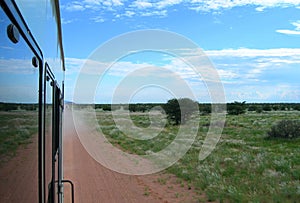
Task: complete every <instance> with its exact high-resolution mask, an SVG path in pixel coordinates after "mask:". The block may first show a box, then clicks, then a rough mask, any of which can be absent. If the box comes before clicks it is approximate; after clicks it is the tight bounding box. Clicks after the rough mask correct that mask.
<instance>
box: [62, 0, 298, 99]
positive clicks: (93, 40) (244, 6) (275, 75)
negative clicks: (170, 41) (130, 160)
mask: <svg viewBox="0 0 300 203" xmlns="http://www.w3.org/2000/svg"><path fill="white" fill-rule="evenodd" d="M60 2H61V15H62V23H63V40H64V48H65V55H66V65H67V72H66V90H67V93H66V100H76V99H74V98H73V92H74V87H75V85H76V84H77V83H78V82H77V77H78V75H79V74H84V73H83V72H84V71H83V67H84V66H87V65H89V66H93V68H91V70H93V71H94V72H92V73H89V74H91V75H97V74H101V80H99V81H98V83H97V84H96V85H97V88H96V91H95V92H94V96H95V97H94V99H95V102H97V103H108V102H111V101H112V100H113V101H115V102H124V103H125V102H165V101H166V100H167V99H169V98H171V97H173V96H177V97H186V96H190V92H189V93H188V91H186V87H184V88H182V86H184V85H181V84H183V83H184V84H187V86H188V87H189V89H190V90H191V92H192V94H193V96H194V97H195V98H196V99H197V100H198V101H199V102H211V99H210V98H209V97H210V92H209V90H208V89H207V84H206V81H205V78H203V77H201V76H199V74H197V73H196V71H195V70H194V69H192V68H191V67H190V66H189V65H188V64H187V63H186V61H185V57H181V58H178V56H174V55H172V54H168V53H164V52H158V51H155V50H154V51H151V50H148V51H143V52H136V53H134V54H133V53H128V54H127V55H126V53H125V55H124V54H123V55H122V57H121V58H118V59H116V60H114V61H107V60H105V59H104V58H102V57H101V56H98V55H97V52H99V49H101V47H103V46H105V45H106V44H107V43H110V42H111V41H112V40H115V39H116V38H118V37H120V36H124V34H126V33H127V34H128V33H131V32H134V31H139V30H145V29H155V30H162V31H169V32H172V33H176V34H178V36H181V37H184V38H186V39H189V40H190V41H191V42H193V43H194V44H196V45H197V46H198V47H199V48H200V49H201V50H202V51H203V53H204V54H205V55H206V56H207V57H208V59H209V60H210V62H211V64H210V66H212V67H213V68H215V69H216V70H217V72H218V74H219V77H220V80H221V82H222V84H223V86H224V91H225V96H226V101H227V102H232V101H247V102H299V99H300V80H299V77H300V0H268V1H261V0H192V1H185V0H163V1H157V0H155V1H154V0H137V1H128V0H109V1H107V0H106V1H104V0H83V1H73V0H61V1H60ZM157 40H158V41H159V40H160V39H157ZM144 41H145V42H147V37H145V39H144ZM123 42H124V43H122V44H119V45H117V46H116V50H118V49H124V50H126V46H130V43H131V42H126V41H123ZM126 43H127V45H126ZM161 43H165V41H163V40H162V41H161ZM184 48H186V47H182V50H183V49H184ZM197 50H198V49H197ZM191 51H192V50H188V51H187V50H185V53H181V54H183V55H181V56H186V57H190V56H191V55H193V54H194V55H195V53H194V52H193V53H190V52H191ZM186 52H189V53H186ZM95 54H96V55H97V56H98V58H97V57H95ZM112 64H113V65H112ZM206 65H207V64H206ZM108 66H110V67H109V68H107V67H108ZM105 67H106V68H105ZM104 69H105V71H103V70H104ZM135 81H152V83H151V82H149V85H145V84H144V83H141V82H135ZM87 83H88V81H87ZM87 87H88V85H87V86H86V87H85V86H81V88H82V89H83V88H87ZM133 87H134V88H133ZM175 90H176V91H175ZM77 91H78V90H77ZM80 92H84V91H83V90H80ZM80 96H82V98H83V97H84V95H80ZM81 101H82V102H84V99H82V100H81Z"/></svg>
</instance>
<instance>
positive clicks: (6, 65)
mask: <svg viewBox="0 0 300 203" xmlns="http://www.w3.org/2000/svg"><path fill="white" fill-rule="evenodd" d="M0 26H1V27H0V202H38V115H39V111H38V101H39V98H38V94H39V93H38V87H39V68H35V67H34V66H33V65H32V58H33V57H34V56H35V55H34V53H33V52H32V51H31V49H30V48H29V47H28V45H27V44H26V42H25V41H24V40H23V38H22V37H21V36H19V37H20V38H19V39H18V40H17V38H16V37H17V36H18V35H11V36H9V34H17V33H18V30H17V28H16V27H15V26H14V25H12V23H11V22H10V20H9V19H8V17H7V16H6V14H5V13H4V11H3V10H2V9H0Z"/></svg>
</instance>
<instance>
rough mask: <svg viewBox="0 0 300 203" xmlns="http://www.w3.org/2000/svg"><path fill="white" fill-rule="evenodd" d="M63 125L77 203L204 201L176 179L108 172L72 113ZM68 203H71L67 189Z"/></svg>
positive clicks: (68, 174)
mask: <svg viewBox="0 0 300 203" xmlns="http://www.w3.org/2000/svg"><path fill="white" fill-rule="evenodd" d="M64 121H65V130H64V149H63V151H64V158H63V159H64V178H65V179H70V180H72V181H73V183H74V186H75V202H76V203H94V202H104V203H106V202H107V203H113V202H116V203H119V202H121V203H126V202H137V203H140V202H198V201H199V198H201V199H202V198H203V199H204V198H205V197H201V196H199V195H197V194H196V192H195V191H194V190H193V188H189V187H188V184H187V183H184V182H181V181H179V180H178V179H177V178H176V177H175V176H173V175H169V174H165V173H160V174H154V175H147V176H132V175H124V174H120V173H117V172H114V171H112V170H109V169H107V168H105V167H104V166H102V165H101V164H100V163H98V162H97V161H95V160H94V159H93V158H92V157H91V156H90V155H89V154H88V152H87V151H86V150H85V149H84V147H83V146H82V145H81V143H80V140H79V138H78V136H77V134H76V131H75V129H74V125H73V119H72V116H71V114H70V112H68V111H67V112H65V120H64ZM65 202H70V188H69V187H68V186H67V185H66V186H65Z"/></svg>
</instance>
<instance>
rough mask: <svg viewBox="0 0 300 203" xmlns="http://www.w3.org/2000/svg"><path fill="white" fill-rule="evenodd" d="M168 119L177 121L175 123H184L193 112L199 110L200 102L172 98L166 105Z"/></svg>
mask: <svg viewBox="0 0 300 203" xmlns="http://www.w3.org/2000/svg"><path fill="white" fill-rule="evenodd" d="M164 109H165V112H166V114H167V115H168V119H169V120H171V121H174V122H175V125H178V124H184V123H186V122H187V121H188V119H189V118H190V116H191V115H192V114H193V112H195V111H197V110H198V103H197V102H195V101H193V100H191V99H189V98H181V99H175V98H174V99H170V100H168V102H167V103H166V104H165V105H164Z"/></svg>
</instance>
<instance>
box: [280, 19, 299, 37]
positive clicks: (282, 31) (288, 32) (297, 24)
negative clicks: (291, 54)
mask: <svg viewBox="0 0 300 203" xmlns="http://www.w3.org/2000/svg"><path fill="white" fill-rule="evenodd" d="M291 24H292V25H293V26H294V27H295V29H294V30H276V32H278V33H281V34H286V35H300V20H298V21H296V22H293V23H291Z"/></svg>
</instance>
